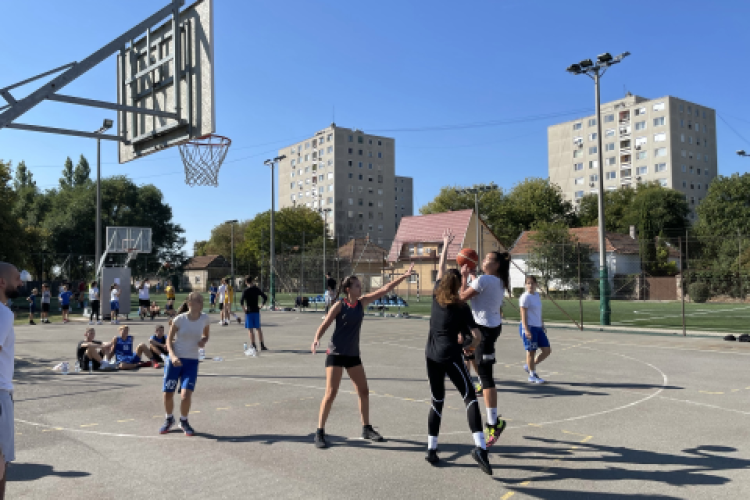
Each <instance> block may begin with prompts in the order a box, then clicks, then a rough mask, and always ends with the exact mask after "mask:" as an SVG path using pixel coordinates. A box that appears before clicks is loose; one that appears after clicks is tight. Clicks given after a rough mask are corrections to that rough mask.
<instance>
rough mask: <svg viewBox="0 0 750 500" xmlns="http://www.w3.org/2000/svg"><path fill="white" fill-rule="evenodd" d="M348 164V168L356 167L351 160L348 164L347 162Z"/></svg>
mask: <svg viewBox="0 0 750 500" xmlns="http://www.w3.org/2000/svg"><path fill="white" fill-rule="evenodd" d="M346 163H347V165H348V166H350V167H353V166H354V162H353V161H352V160H349V161H348V162H346Z"/></svg>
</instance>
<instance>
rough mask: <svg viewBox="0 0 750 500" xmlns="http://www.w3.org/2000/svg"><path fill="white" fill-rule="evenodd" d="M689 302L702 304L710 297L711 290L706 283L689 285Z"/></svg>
mask: <svg viewBox="0 0 750 500" xmlns="http://www.w3.org/2000/svg"><path fill="white" fill-rule="evenodd" d="M688 293H689V294H690V300H692V301H693V302H697V303H698V304H703V303H704V302H705V301H707V300H708V298H709V297H710V296H711V288H710V287H709V286H708V285H707V284H706V283H701V282H698V283H691V284H690V286H689V287H688Z"/></svg>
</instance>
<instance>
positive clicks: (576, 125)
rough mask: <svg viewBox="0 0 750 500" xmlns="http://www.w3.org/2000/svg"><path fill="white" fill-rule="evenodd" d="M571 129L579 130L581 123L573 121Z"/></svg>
mask: <svg viewBox="0 0 750 500" xmlns="http://www.w3.org/2000/svg"><path fill="white" fill-rule="evenodd" d="M573 130H581V124H580V123H574V124H573Z"/></svg>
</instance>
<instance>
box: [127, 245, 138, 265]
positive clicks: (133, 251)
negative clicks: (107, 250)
mask: <svg viewBox="0 0 750 500" xmlns="http://www.w3.org/2000/svg"><path fill="white" fill-rule="evenodd" d="M127 254H128V259H127V260H126V261H125V266H124V267H128V264H130V261H131V260H133V259H135V258H136V257H137V256H138V249H137V248H128V250H127Z"/></svg>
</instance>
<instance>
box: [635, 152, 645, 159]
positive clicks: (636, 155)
mask: <svg viewBox="0 0 750 500" xmlns="http://www.w3.org/2000/svg"><path fill="white" fill-rule="evenodd" d="M647 157H648V151H638V152H637V153H636V154H635V159H636V160H645V159H646V158H647Z"/></svg>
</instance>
